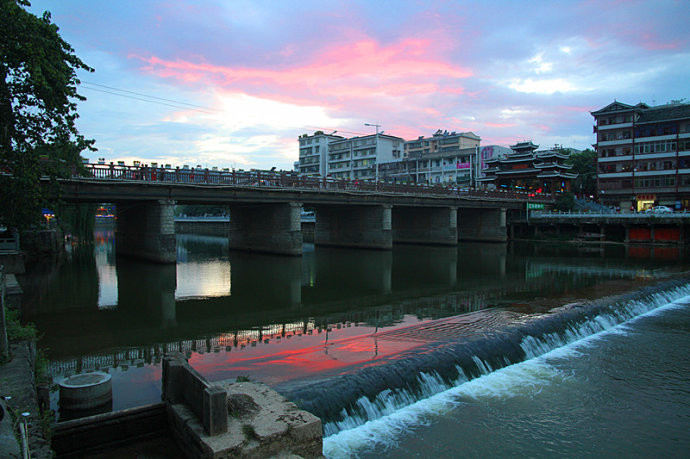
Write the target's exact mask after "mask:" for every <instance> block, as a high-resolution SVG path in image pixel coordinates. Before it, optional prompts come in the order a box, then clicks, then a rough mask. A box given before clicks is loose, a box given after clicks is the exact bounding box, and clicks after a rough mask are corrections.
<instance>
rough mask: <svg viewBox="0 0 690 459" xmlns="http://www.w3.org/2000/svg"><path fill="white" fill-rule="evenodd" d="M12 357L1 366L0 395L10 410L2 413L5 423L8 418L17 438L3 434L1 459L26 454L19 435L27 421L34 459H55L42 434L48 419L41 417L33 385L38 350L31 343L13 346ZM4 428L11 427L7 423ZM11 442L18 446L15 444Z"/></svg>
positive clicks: (30, 447)
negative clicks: (20, 428) (20, 426)
mask: <svg viewBox="0 0 690 459" xmlns="http://www.w3.org/2000/svg"><path fill="white" fill-rule="evenodd" d="M10 354H11V360H10V361H8V362H6V363H5V364H3V365H0V396H2V397H4V398H5V406H6V407H7V408H8V410H7V412H5V413H3V418H2V420H3V421H4V418H5V417H9V418H10V419H11V420H12V421H13V422H12V423H11V425H10V427H11V429H12V433H13V434H15V433H16V435H14V436H9V435H7V433H6V432H3V435H2V438H3V441H2V444H0V457H12V455H13V454H16V452H17V451H23V449H24V446H22V438H21V435H19V434H18V432H19V422H24V420H26V424H27V427H28V437H27V439H28V448H29V451H30V454H31V457H32V458H50V457H53V452H52V450H51V448H50V444H49V442H48V440H47V439H46V438H45V435H44V431H43V427H44V423H45V422H49V420H45V419H44V417H43V415H42V414H41V411H40V409H39V403H38V397H37V395H36V385H35V382H34V381H35V374H34V368H35V360H36V348H35V346H34V344H33V343H31V342H28V341H21V342H18V343H12V344H11V345H10ZM2 425H3V426H4V427H7V426H8V424H6V423H5V422H3V423H2ZM17 439H19V440H18V441H17ZM12 440H15V441H17V443H15V444H13V443H12ZM19 457H21V456H19Z"/></svg>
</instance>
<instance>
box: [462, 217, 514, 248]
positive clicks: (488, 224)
mask: <svg viewBox="0 0 690 459" xmlns="http://www.w3.org/2000/svg"><path fill="white" fill-rule="evenodd" d="M458 230H459V231H458V232H459V235H458V236H459V239H460V240H461V241H480V242H506V241H507V240H508V230H507V228H506V209H462V210H460V212H459V215H458Z"/></svg>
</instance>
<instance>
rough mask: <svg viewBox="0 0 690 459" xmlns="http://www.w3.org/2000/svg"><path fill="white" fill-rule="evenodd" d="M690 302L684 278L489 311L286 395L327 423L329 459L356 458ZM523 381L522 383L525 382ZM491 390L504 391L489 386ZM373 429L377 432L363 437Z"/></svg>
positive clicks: (391, 336) (438, 326) (405, 335)
mask: <svg viewBox="0 0 690 459" xmlns="http://www.w3.org/2000/svg"><path fill="white" fill-rule="evenodd" d="M689 296H690V284H689V283H688V280H687V279H686V278H682V279H676V280H671V281H666V282H663V283H661V284H658V285H656V286H654V287H647V288H644V289H641V290H638V291H635V292H632V293H629V294H626V295H621V296H618V297H614V298H603V299H600V300H597V301H595V302H588V303H577V304H572V305H566V306H563V307H560V308H556V309H553V310H551V311H549V312H548V313H544V314H533V315H524V314H519V313H515V312H510V311H505V310H486V311H480V312H477V313H471V314H465V315H461V316H456V317H451V318H446V319H441V320H438V321H434V322H432V323H425V324H421V325H419V326H412V327H408V328H404V329H397V330H392V331H389V332H383V333H380V334H379V335H378V339H388V340H416V341H418V342H419V343H420V345H419V346H418V347H415V348H414V349H413V350H411V351H408V352H405V353H402V354H399V355H396V356H394V357H390V358H387V359H382V360H380V361H375V362H372V364H370V365H368V366H364V367H356V368H351V369H345V370H342V369H341V371H340V372H339V373H338V374H334V375H329V376H326V377H324V378H323V379H320V380H317V381H314V380H304V381H301V382H298V383H294V382H293V383H290V384H289V385H287V384H286V385H285V386H284V387H277V389H278V390H279V391H280V392H282V393H283V394H285V395H286V396H287V397H288V398H290V399H291V400H293V401H295V402H296V403H298V405H299V406H300V407H301V408H304V409H307V410H309V411H311V412H312V413H314V414H316V415H317V416H319V417H321V418H322V420H323V423H324V436H325V437H327V438H326V439H325V441H324V445H325V449H324V452H325V453H326V454H327V455H331V454H329V451H330V452H331V453H332V454H333V455H345V454H347V451H343V450H342V449H340V448H341V447H342V444H341V443H342V441H340V440H342V438H343V437H348V436H353V435H354V436H358V435H359V436H365V437H367V438H368V441H373V440H372V439H373V438H376V439H377V440H376V441H385V437H386V435H394V433H395V432H396V431H400V430H402V429H404V428H405V426H407V425H414V424H419V423H423V422H424V416H425V415H426V414H430V413H434V412H435V411H436V410H437V409H440V408H441V407H442V406H447V405H449V404H450V405H452V404H454V403H457V402H456V401H454V400H455V398H454V397H452V396H447V395H445V394H446V393H447V392H452V391H454V390H479V389H478V388H477V385H476V384H475V382H476V381H479V380H480V379H483V378H482V377H483V376H488V375H491V376H492V377H493V376H494V375H495V377H494V378H493V383H492V384H494V385H496V384H497V385H498V386H500V389H501V390H515V389H511V387H512V386H513V385H520V386H524V385H529V384H539V380H540V378H543V377H546V376H545V375H546V374H547V373H548V368H547V367H548V366H547V365H545V364H543V363H539V362H536V361H535V362H533V363H531V364H530V365H528V366H525V365H524V364H523V365H515V364H520V363H521V362H526V361H530V362H532V360H531V359H535V358H536V357H540V356H543V355H544V354H547V353H553V352H568V351H567V350H565V349H566V347H567V346H568V345H570V344H572V343H575V342H579V341H580V340H583V339H588V338H590V337H593V336H594V335H596V334H598V333H601V332H605V331H613V330H614V329H615V327H617V326H618V325H620V324H623V323H625V322H626V321H629V320H631V319H634V318H636V317H638V316H641V315H643V314H646V313H649V312H651V311H654V310H656V309H658V308H661V307H664V306H667V305H670V304H673V303H674V302H683V301H686V300H688V297H689ZM516 375H520V378H518V379H517V380H516V379H515V376H516ZM516 381H517V383H516ZM516 389H517V388H516ZM481 390H482V391H491V390H497V387H494V386H491V385H484V387H482V388H481ZM365 423H367V428H368V429H369V430H371V429H373V431H371V432H369V433H367V432H361V429H362V427H361V426H363V425H364V424H365ZM384 424H385V428H384V427H382V425H384ZM338 439H339V440H338ZM345 443H347V442H345ZM329 445H330V446H329ZM329 448H330V450H329Z"/></svg>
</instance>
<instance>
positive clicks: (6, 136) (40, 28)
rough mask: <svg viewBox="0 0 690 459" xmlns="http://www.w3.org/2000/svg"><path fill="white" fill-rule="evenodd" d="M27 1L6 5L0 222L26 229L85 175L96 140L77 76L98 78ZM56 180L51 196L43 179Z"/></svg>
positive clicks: (0, 17)
mask: <svg viewBox="0 0 690 459" xmlns="http://www.w3.org/2000/svg"><path fill="white" fill-rule="evenodd" d="M28 6H30V4H29V2H28V1H26V0H0V30H2V33H0V189H2V190H3V199H2V201H0V222H2V223H3V224H4V225H7V226H10V227H16V228H18V229H20V230H21V229H25V228H27V227H29V226H31V225H32V224H34V223H36V222H37V221H39V220H40V209H41V207H42V206H49V205H50V203H51V202H52V201H53V200H54V199H55V198H56V192H57V187H56V186H55V179H56V178H58V177H64V176H67V175H69V174H70V173H71V171H72V169H73V168H77V167H80V165H81V158H80V153H81V152H82V151H83V150H84V149H86V148H89V149H93V147H92V144H93V140H87V139H85V138H84V136H82V135H80V134H79V132H78V130H77V128H76V125H75V121H76V119H77V117H78V115H77V101H79V100H84V98H83V97H82V96H80V95H79V94H77V89H76V87H77V85H78V84H79V80H78V79H77V75H76V71H77V70H86V71H93V70H92V69H91V68H89V67H88V66H87V65H86V64H84V63H83V62H82V61H81V60H80V59H79V58H78V57H77V56H75V55H74V50H73V49H72V47H71V46H70V45H69V44H68V43H66V42H65V41H64V40H62V38H61V37H60V34H59V33H58V27H57V26H56V25H55V24H53V23H52V22H51V20H50V13H48V12H46V13H44V14H43V16H42V17H40V18H39V17H37V16H35V15H33V14H31V13H29V12H28V11H27V10H26V9H25V8H26V7H28ZM42 176H47V177H50V179H51V183H52V185H53V186H52V187H49V189H48V190H47V191H46V189H45V188H43V187H41V184H40V183H39V178H40V177H42Z"/></svg>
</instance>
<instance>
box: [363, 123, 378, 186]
mask: <svg viewBox="0 0 690 459" xmlns="http://www.w3.org/2000/svg"><path fill="white" fill-rule="evenodd" d="M364 125H365V126H372V127H375V128H376V147H375V148H376V150H375V151H376V155H375V156H376V159H375V160H374V161H376V172H375V174H376V183H377V184H378V182H379V128H380V127H381V125H380V124H373V123H364Z"/></svg>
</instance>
